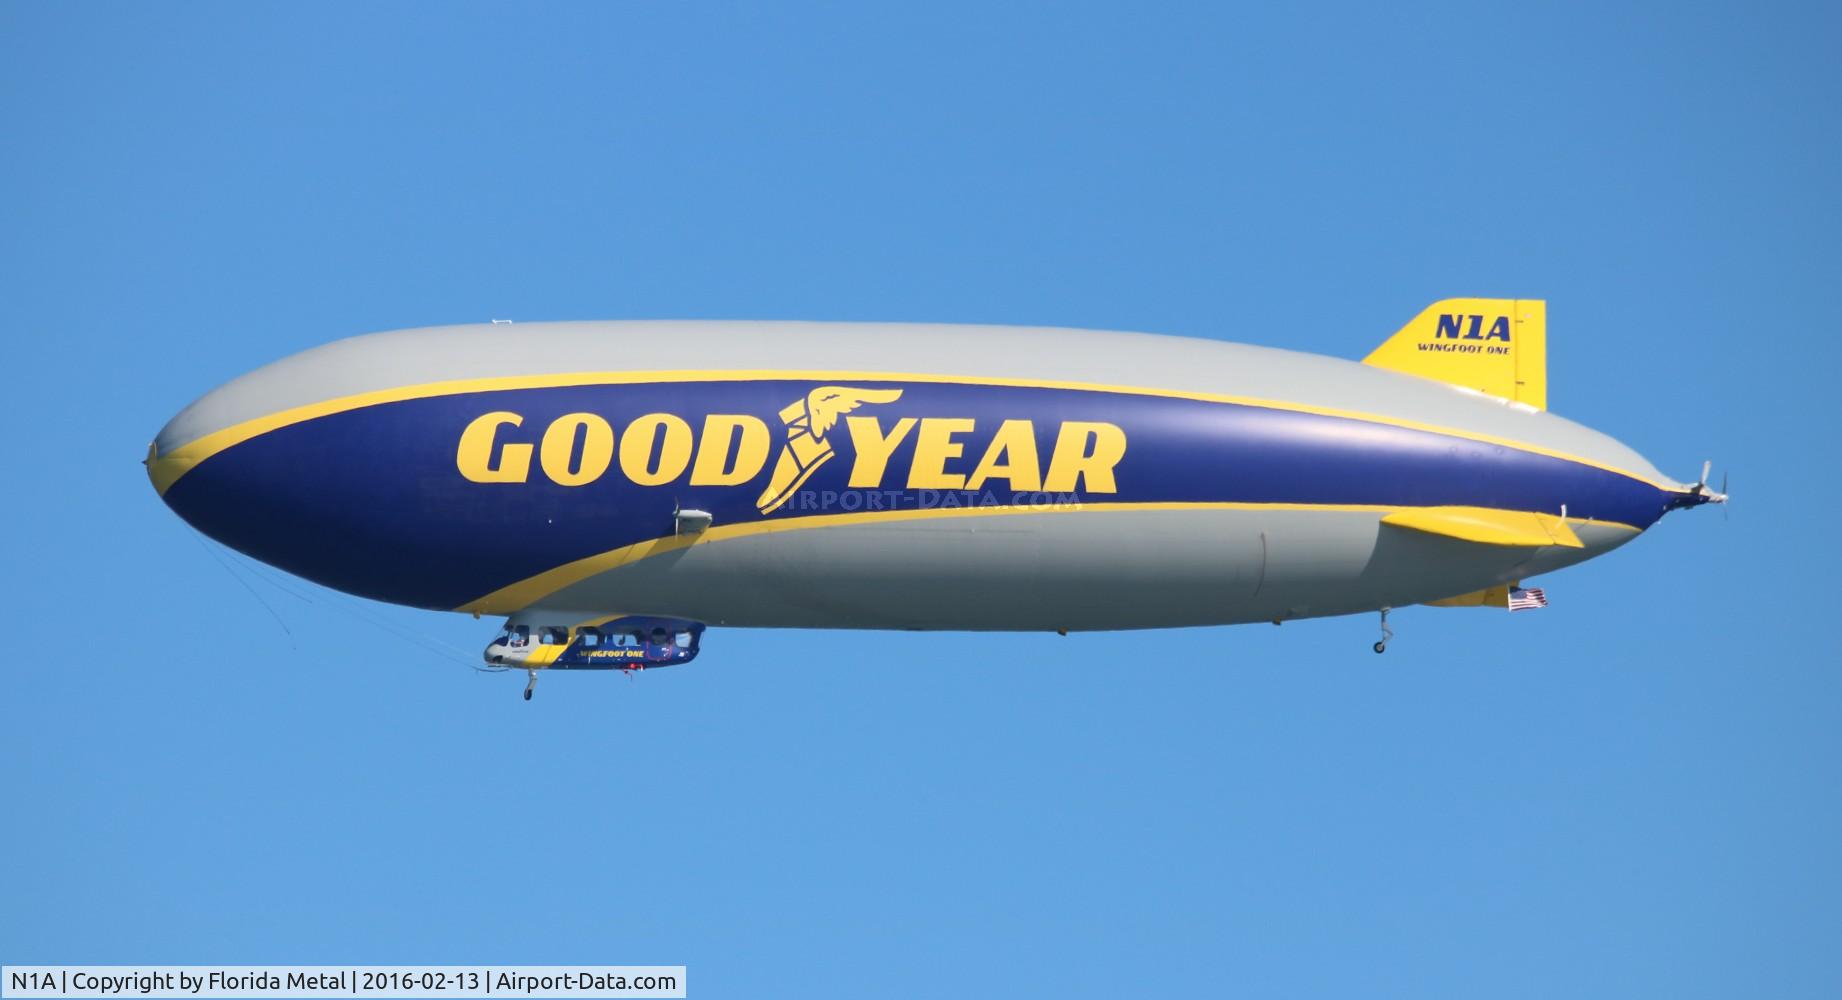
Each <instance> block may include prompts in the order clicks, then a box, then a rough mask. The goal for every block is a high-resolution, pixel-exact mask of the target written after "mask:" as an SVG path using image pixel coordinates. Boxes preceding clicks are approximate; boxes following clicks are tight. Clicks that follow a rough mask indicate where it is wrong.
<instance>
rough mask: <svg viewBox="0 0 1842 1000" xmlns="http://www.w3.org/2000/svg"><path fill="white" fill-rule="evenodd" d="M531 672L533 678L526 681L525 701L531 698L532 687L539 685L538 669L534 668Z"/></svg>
mask: <svg viewBox="0 0 1842 1000" xmlns="http://www.w3.org/2000/svg"><path fill="white" fill-rule="evenodd" d="M529 673H530V674H531V679H530V680H528V681H526V682H525V685H524V700H525V701H530V700H531V689H532V688H534V687H536V686H537V671H535V670H532V671H530V672H529Z"/></svg>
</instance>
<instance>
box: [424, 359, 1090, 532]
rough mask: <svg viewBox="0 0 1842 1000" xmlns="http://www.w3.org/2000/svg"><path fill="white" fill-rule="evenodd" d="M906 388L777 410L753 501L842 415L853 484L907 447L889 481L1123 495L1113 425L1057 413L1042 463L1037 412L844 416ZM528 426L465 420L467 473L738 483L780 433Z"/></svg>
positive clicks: (580, 416)
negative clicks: (614, 474)
mask: <svg viewBox="0 0 1842 1000" xmlns="http://www.w3.org/2000/svg"><path fill="white" fill-rule="evenodd" d="M903 392H904V390H902V389H898V388H888V389H871V388H860V387H853V386H838V385H824V386H819V387H817V388H815V389H813V390H812V391H810V392H808V393H807V394H806V395H805V396H804V397H802V398H800V399H797V400H794V401H793V402H792V403H790V404H788V405H787V406H785V407H783V408H782V409H781V410H780V411H779V413H778V414H777V415H778V416H779V418H780V421H781V423H782V424H783V425H785V428H786V436H785V438H784V440H783V441H782V442H781V446H780V451H779V453H778V455H777V456H776V457H775V460H774V467H773V471H772V472H771V473H769V475H768V479H767V484H766V486H764V487H763V488H762V489H761V492H760V494H759V495H758V496H757V497H756V498H755V509H756V510H758V511H759V512H760V513H762V514H764V515H765V514H771V513H773V512H774V511H776V510H778V509H780V508H781V507H782V506H783V505H785V504H786V503H787V501H788V500H789V499H791V498H792V497H793V496H794V494H795V493H797V492H798V490H799V489H800V487H801V486H802V485H804V484H805V483H806V481H807V480H808V479H810V478H811V477H812V474H813V473H815V472H817V471H818V470H819V468H820V467H821V466H823V465H824V464H825V463H826V462H829V461H830V460H831V459H832V458H833V456H834V455H835V454H836V453H837V452H836V449H835V448H834V446H833V442H834V440H835V439H836V438H837V437H838V434H839V430H838V428H839V425H840V423H841V422H842V423H843V425H844V430H843V434H844V436H845V437H848V438H849V439H850V447H851V451H852V453H853V456H854V457H853V461H852V465H851V470H850V473H849V478H848V484H849V486H850V488H852V489H868V490H880V489H883V488H884V487H885V485H886V480H888V479H890V478H892V477H891V475H890V468H889V467H890V464H891V460H892V459H894V458H895V456H896V453H897V451H898V450H899V449H901V448H902V446H903V445H905V444H907V445H909V447H908V450H907V452H906V454H907V455H908V468H907V473H906V475H905V476H901V475H900V473H898V474H897V476H898V477H899V479H898V482H895V483H889V484H887V485H889V486H900V487H903V488H906V489H909V490H948V491H957V490H982V489H985V488H986V486H987V485H988V484H990V483H993V482H996V481H1004V482H1007V483H1008V484H1009V486H1010V488H1011V489H1012V490H1014V491H1018V492H1025V491H1044V492H1051V493H1058V494H1071V493H1075V492H1085V493H1117V492H1118V486H1117V484H1116V482H1115V480H1114V467H1115V466H1117V465H1118V464H1119V462H1120V459H1122V458H1123V457H1125V453H1126V433H1125V431H1124V430H1122V429H1121V428H1120V427H1119V426H1118V425H1116V424H1111V423H1106V422H1102V421H1082V420H1062V421H1059V422H1058V427H1057V430H1056V433H1055V441H1054V444H1053V445H1052V446H1051V448H1050V451H1049V454H1048V456H1047V457H1048V461H1047V462H1046V463H1045V462H1043V461H1042V456H1041V455H1040V454H1039V449H1038V445H1037V435H1036V424H1035V421H1033V420H1031V419H1029V418H1027V417H1019V418H1011V419H999V420H975V419H972V418H968V417H915V416H906V417H901V418H900V419H897V420H895V421H894V422H893V423H892V424H890V425H888V426H885V425H884V423H883V421H882V420H880V419H878V418H877V417H876V416H875V415H873V414H868V415H864V416H852V417H848V418H846V417H845V414H849V413H853V412H854V411H856V410H858V409H860V408H862V407H865V406H876V405H882V404H887V403H893V402H896V401H897V400H899V399H901V398H902V395H903ZM841 418H842V421H841ZM523 426H524V416H523V415H522V414H519V413H516V412H514V411H511V410H495V411H493V412H491V413H486V414H482V415H481V416H479V417H476V418H474V419H473V420H472V421H471V422H470V423H468V424H467V426H466V428H465V429H464V430H462V431H461V435H460V441H459V444H458V446H457V447H456V449H455V467H456V469H457V471H459V473H460V474H461V476H462V478H464V479H466V480H468V481H470V482H474V483H489V484H522V483H528V482H530V481H531V466H532V464H533V459H535V460H536V465H537V466H538V468H539V469H540V470H541V471H542V473H543V475H544V477H545V478H547V479H548V480H550V481H551V482H553V483H555V484H556V485H558V486H571V487H575V486H586V485H588V484H590V483H593V482H596V481H598V480H600V479H601V478H602V477H603V476H605V475H607V474H608V473H609V471H610V470H611V469H615V468H618V470H619V473H620V475H621V476H623V477H624V478H625V479H627V480H628V481H629V482H631V483H633V484H635V485H638V486H668V485H674V484H678V483H685V484H687V485H690V486H725V487H741V486H745V485H747V484H749V483H751V482H753V481H754V480H755V479H756V478H757V477H758V476H759V475H760V474H761V472H762V471H763V470H764V469H766V468H767V464H768V454H769V442H770V440H771V439H772V437H773V436H774V435H773V434H772V433H771V432H770V430H769V426H768V422H767V421H766V420H763V419H762V418H761V417H757V416H754V415H753V414H746V413H711V414H707V415H705V416H704V417H703V421H702V427H701V428H699V429H697V430H693V428H692V426H691V423H690V421H688V420H686V419H685V418H684V417H681V416H678V415H677V414H672V413H647V414H643V415H641V416H638V417H635V418H633V419H632V420H631V421H629V422H628V423H627V425H626V426H625V427H624V428H622V429H621V430H620V432H619V433H618V434H616V433H615V429H614V425H613V424H611V423H610V422H609V421H608V419H607V418H606V417H604V416H602V415H600V414H598V413H586V412H585V413H567V414H564V415H563V416H560V417H557V418H556V419H555V420H552V421H551V422H550V424H549V425H548V426H547V427H546V428H545V429H544V432H543V434H542V436H541V438H540V439H539V440H538V441H536V442H532V441H530V440H529V439H528V438H527V439H526V440H523V441H520V440H518V438H519V437H520V435H519V433H518V430H519V429H520V428H522V427H523ZM527 433H528V432H527ZM974 456H977V458H976V461H975V460H974ZM687 473H688V476H687Z"/></svg>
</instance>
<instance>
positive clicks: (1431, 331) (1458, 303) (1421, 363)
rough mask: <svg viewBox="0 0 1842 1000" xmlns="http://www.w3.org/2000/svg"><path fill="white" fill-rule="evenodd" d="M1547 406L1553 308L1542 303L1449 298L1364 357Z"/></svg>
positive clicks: (1394, 368)
mask: <svg viewBox="0 0 1842 1000" xmlns="http://www.w3.org/2000/svg"><path fill="white" fill-rule="evenodd" d="M1362 363H1363V364H1365V365H1373V366H1374V367H1376V368H1386V369H1388V370H1390V371H1397V372H1401V373H1403V374H1407V375H1418V376H1419V377H1421V378H1430V379H1434V380H1437V381H1440V382H1448V383H1450V384H1452V385H1456V386H1463V387H1464V388H1466V389H1475V390H1477V391H1478V392H1482V393H1487V394H1489V395H1492V396H1499V397H1501V398H1503V399H1507V400H1510V401H1512V402H1517V403H1521V404H1523V405H1525V406H1530V407H1533V408H1535V409H1537V410H1545V409H1547V408H1548V304H1547V303H1546V302H1545V301H1543V300H1541V299H1446V300H1444V301H1442V302H1435V303H1433V304H1432V305H1430V306H1427V307H1426V309H1425V310H1423V311H1422V312H1421V313H1420V315H1418V316H1415V317H1414V318H1413V321H1412V322H1410V323H1408V324H1407V325H1406V326H1404V327H1401V329H1400V330H1399V331H1398V332H1397V333H1395V335H1394V336H1392V337H1389V338H1388V339H1387V341H1385V342H1384V343H1383V344H1382V345H1381V346H1380V347H1377V348H1376V349H1375V350H1374V351H1372V352H1371V353H1370V354H1369V356H1368V357H1366V358H1363V359H1362Z"/></svg>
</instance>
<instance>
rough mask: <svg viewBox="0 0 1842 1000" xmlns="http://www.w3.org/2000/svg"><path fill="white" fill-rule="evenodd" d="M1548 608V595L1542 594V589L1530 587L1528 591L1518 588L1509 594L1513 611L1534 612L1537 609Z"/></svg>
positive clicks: (1510, 606) (1510, 607)
mask: <svg viewBox="0 0 1842 1000" xmlns="http://www.w3.org/2000/svg"><path fill="white" fill-rule="evenodd" d="M1547 606H1548V595H1547V594H1544V593H1542V590H1541V588H1540V587H1530V588H1529V589H1527V590H1523V589H1522V588H1521V587H1516V588H1513V589H1511V590H1510V592H1509V609H1510V610H1511V611H1534V610H1535V609H1536V608H1545V607H1547Z"/></svg>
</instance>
